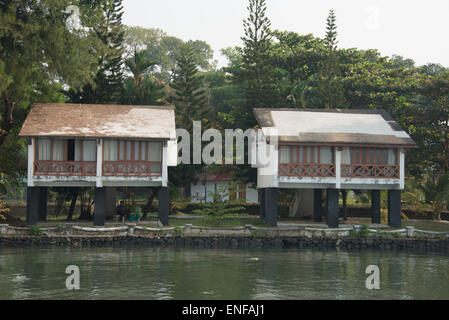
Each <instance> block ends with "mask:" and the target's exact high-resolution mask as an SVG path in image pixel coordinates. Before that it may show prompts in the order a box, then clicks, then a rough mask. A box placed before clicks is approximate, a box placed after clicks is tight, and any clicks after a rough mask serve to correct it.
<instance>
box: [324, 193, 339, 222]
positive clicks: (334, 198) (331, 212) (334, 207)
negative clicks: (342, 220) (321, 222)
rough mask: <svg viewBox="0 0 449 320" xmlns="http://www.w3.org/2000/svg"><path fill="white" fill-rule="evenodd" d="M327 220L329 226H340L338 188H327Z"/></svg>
mask: <svg viewBox="0 0 449 320" xmlns="http://www.w3.org/2000/svg"><path fill="white" fill-rule="evenodd" d="M326 209H327V216H326V222H327V226H328V227H329V228H338V190H337V189H327V190H326Z"/></svg>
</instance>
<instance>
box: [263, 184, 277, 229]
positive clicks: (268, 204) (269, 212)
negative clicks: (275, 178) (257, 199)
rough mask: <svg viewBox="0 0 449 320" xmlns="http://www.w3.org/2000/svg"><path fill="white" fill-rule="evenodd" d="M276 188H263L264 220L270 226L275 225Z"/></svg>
mask: <svg viewBox="0 0 449 320" xmlns="http://www.w3.org/2000/svg"><path fill="white" fill-rule="evenodd" d="M277 214H278V189H277V188H266V189H265V222H266V224H268V225H269V226H271V227H276V226H277Z"/></svg>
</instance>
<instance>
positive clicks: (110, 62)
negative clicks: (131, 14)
mask: <svg viewBox="0 0 449 320" xmlns="http://www.w3.org/2000/svg"><path fill="white" fill-rule="evenodd" d="M99 7H100V8H101V10H102V14H100V15H99V20H98V22H97V24H96V25H95V27H94V30H95V35H96V38H97V41H99V42H100V43H101V45H102V51H100V52H98V53H97V61H98V63H97V65H98V68H97V69H96V72H95V73H94V74H95V77H94V81H93V83H88V84H86V85H84V86H83V87H82V88H81V89H79V88H76V87H75V88H70V90H68V91H67V92H66V95H67V96H68V98H69V100H70V101H71V102H75V103H100V104H101V103H103V104H104V103H119V102H120V97H121V94H122V87H123V81H124V79H123V56H122V55H123V50H124V48H123V41H124V30H123V25H122V15H123V6H122V0H103V1H101V2H100V5H99Z"/></svg>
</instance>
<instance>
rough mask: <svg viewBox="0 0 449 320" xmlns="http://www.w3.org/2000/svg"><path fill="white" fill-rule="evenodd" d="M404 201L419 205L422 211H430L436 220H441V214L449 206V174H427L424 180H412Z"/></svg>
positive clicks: (408, 184) (408, 185)
mask: <svg viewBox="0 0 449 320" xmlns="http://www.w3.org/2000/svg"><path fill="white" fill-rule="evenodd" d="M404 200H406V201H408V202H409V203H411V204H414V205H417V206H418V208H419V209H420V210H426V209H428V210H429V209H430V210H431V211H432V213H433V217H434V219H437V220H441V212H442V211H444V210H446V209H447V207H448V205H449V172H446V173H445V174H442V175H435V174H426V175H425V176H424V178H423V179H422V180H410V181H409V183H407V191H406V192H405V193H404Z"/></svg>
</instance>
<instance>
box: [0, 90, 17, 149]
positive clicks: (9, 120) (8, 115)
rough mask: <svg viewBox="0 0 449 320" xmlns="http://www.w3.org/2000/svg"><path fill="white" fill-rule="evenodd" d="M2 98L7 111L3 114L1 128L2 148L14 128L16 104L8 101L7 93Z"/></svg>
mask: <svg viewBox="0 0 449 320" xmlns="http://www.w3.org/2000/svg"><path fill="white" fill-rule="evenodd" d="M2 98H3V103H4V105H5V110H4V111H3V114H2V122H1V127H0V147H1V146H2V145H3V142H5V139H6V137H7V136H8V134H9V132H10V131H11V129H12V128H13V126H14V117H13V111H14V106H15V104H16V103H15V102H12V101H10V100H9V99H8V95H7V93H6V92H5V93H3V97H2Z"/></svg>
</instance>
